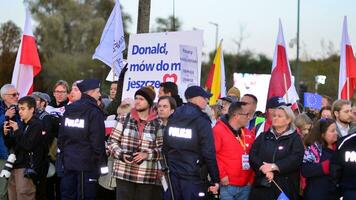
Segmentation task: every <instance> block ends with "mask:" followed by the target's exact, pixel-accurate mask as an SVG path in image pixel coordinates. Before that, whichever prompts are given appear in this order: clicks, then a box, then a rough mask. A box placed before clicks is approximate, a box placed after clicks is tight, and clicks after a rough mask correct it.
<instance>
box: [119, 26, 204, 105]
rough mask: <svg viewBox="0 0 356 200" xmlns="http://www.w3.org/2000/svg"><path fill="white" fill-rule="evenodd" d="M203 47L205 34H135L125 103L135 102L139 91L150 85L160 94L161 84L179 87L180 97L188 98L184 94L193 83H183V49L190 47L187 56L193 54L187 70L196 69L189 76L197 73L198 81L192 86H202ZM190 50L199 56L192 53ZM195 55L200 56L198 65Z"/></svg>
mask: <svg viewBox="0 0 356 200" xmlns="http://www.w3.org/2000/svg"><path fill="white" fill-rule="evenodd" d="M202 44H203V32H202V31H184V32H164V33H144V34H131V35H130V40H129V48H128V55H127V62H128V63H129V64H128V70H127V72H126V74H125V81H124V87H123V94H122V99H124V98H127V97H128V98H133V97H134V94H135V92H136V91H137V90H138V89H139V88H141V87H144V86H148V85H152V86H153V87H154V88H155V90H156V94H158V89H159V85H160V83H161V82H168V81H170V82H174V83H176V84H177V85H178V89H179V94H180V95H181V96H184V91H185V89H186V87H187V86H188V85H190V83H187V82H186V83H183V81H182V73H181V70H182V65H181V47H188V48H186V50H187V52H185V53H183V55H185V56H187V54H189V53H191V56H190V57H188V58H189V59H188V61H189V62H188V63H189V64H188V65H185V66H184V67H183V68H184V69H187V68H188V67H190V66H192V67H194V69H192V70H189V72H190V71H194V72H195V70H197V75H196V76H194V78H196V80H193V79H192V80H190V82H191V83H196V84H197V85H199V83H200V74H201V55H202ZM195 49H196V50H195ZM190 50H191V51H195V52H196V53H195V52H189V51H190ZM193 53H194V54H196V57H195V60H196V64H194V62H192V61H191V60H194V55H193ZM186 63H187V62H186ZM186 63H185V64H186ZM195 67H196V68H197V69H195ZM192 77H193V76H189V78H192Z"/></svg>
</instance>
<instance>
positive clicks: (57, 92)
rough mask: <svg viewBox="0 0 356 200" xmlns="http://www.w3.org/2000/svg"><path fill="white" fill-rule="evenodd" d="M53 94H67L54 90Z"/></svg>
mask: <svg viewBox="0 0 356 200" xmlns="http://www.w3.org/2000/svg"><path fill="white" fill-rule="evenodd" d="M54 93H56V94H65V93H67V91H59V90H55V91H54Z"/></svg>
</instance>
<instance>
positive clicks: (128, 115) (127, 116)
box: [122, 113, 130, 132]
mask: <svg viewBox="0 0 356 200" xmlns="http://www.w3.org/2000/svg"><path fill="white" fill-rule="evenodd" d="M129 120H130V113H127V115H126V117H125V120H124V123H123V124H122V132H124V130H125V129H126V127H127V124H128V123H129Z"/></svg>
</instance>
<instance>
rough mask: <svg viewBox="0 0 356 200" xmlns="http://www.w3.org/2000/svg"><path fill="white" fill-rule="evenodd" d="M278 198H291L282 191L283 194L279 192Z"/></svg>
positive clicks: (279, 199)
mask: <svg viewBox="0 0 356 200" xmlns="http://www.w3.org/2000/svg"><path fill="white" fill-rule="evenodd" d="M277 200H289V198H288V197H287V195H286V194H284V192H281V194H279V196H278V198H277Z"/></svg>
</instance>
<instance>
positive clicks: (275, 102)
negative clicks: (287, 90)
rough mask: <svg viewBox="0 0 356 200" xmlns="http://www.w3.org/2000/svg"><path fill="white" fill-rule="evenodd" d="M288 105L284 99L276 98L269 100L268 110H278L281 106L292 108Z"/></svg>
mask: <svg viewBox="0 0 356 200" xmlns="http://www.w3.org/2000/svg"><path fill="white" fill-rule="evenodd" d="M290 105H291V104H290V103H286V102H285V100H284V98H283V97H278V96H274V97H271V98H270V99H268V100H267V105H266V108H267V109H268V108H278V107H279V106H290Z"/></svg>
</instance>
